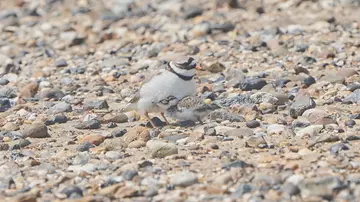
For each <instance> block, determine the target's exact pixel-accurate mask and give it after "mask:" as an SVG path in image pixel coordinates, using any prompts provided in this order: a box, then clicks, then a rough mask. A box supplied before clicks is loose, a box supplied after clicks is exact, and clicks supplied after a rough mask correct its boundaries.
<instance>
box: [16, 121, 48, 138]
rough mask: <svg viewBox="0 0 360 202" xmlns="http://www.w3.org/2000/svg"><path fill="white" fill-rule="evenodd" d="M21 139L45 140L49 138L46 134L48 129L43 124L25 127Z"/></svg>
mask: <svg viewBox="0 0 360 202" xmlns="http://www.w3.org/2000/svg"><path fill="white" fill-rule="evenodd" d="M21 133H22V134H23V137H30V138H47V137H50V135H49V133H48V128H47V126H46V125H45V124H43V123H33V124H31V125H29V126H26V127H25V128H24V129H23V130H22V132H21Z"/></svg>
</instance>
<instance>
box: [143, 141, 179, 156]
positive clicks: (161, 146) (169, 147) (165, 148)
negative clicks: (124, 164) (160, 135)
mask: <svg viewBox="0 0 360 202" xmlns="http://www.w3.org/2000/svg"><path fill="white" fill-rule="evenodd" d="M146 147H147V148H148V150H149V152H150V155H151V157H153V158H164V157H166V156H170V155H174V154H177V153H178V148H177V147H176V145H175V144H173V143H165V142H162V141H159V140H150V141H148V142H147V143H146Z"/></svg>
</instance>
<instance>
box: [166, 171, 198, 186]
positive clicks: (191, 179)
mask: <svg viewBox="0 0 360 202" xmlns="http://www.w3.org/2000/svg"><path fill="white" fill-rule="evenodd" d="M197 182H198V178H197V177H196V175H195V174H194V173H191V172H186V171H184V172H181V173H177V174H176V175H175V176H173V177H171V178H170V184H171V185H174V186H179V187H188V186H191V185H193V184H196V183H197Z"/></svg>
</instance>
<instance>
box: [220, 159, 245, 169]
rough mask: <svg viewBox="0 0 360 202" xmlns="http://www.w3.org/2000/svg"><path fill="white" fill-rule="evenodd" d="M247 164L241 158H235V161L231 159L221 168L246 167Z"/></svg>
mask: <svg viewBox="0 0 360 202" xmlns="http://www.w3.org/2000/svg"><path fill="white" fill-rule="evenodd" d="M248 166H249V165H248V164H247V163H246V162H245V161H242V160H237V161H233V162H231V163H229V164H227V165H225V166H223V167H222V169H230V168H245V167H248Z"/></svg>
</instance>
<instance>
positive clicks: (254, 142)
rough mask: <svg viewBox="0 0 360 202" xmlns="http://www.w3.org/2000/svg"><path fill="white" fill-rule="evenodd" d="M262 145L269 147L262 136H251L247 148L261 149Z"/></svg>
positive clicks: (246, 144)
mask: <svg viewBox="0 0 360 202" xmlns="http://www.w3.org/2000/svg"><path fill="white" fill-rule="evenodd" d="M262 145H267V143H266V141H265V139H264V137H262V136H251V137H249V138H248V139H247V140H246V143H245V146H247V147H261V146H262Z"/></svg>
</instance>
